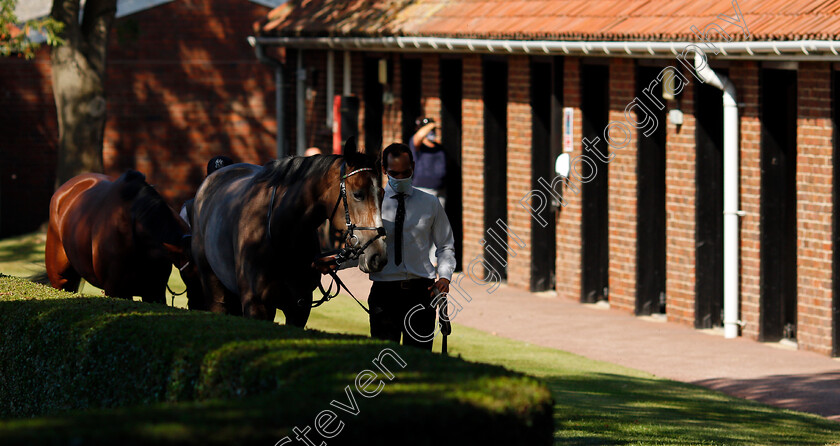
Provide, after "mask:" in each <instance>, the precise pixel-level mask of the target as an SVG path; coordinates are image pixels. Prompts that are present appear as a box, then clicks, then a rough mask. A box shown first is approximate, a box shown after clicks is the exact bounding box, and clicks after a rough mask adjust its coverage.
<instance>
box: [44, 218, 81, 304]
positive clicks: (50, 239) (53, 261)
mask: <svg viewBox="0 0 840 446" xmlns="http://www.w3.org/2000/svg"><path fill="white" fill-rule="evenodd" d="M44 264H45V265H46V267H47V277H48V278H49V279H50V285H52V287H53V288H56V289H59V290H64V291H70V292H72V293H75V292H77V291H79V284H80V283H81V281H82V276H81V275H79V273H78V272H76V270H75V269H73V265H71V264H70V260H69V259H68V258H67V253H66V252H64V246H63V245H62V243H61V238H60V237H59V236H58V234H57V233H56V232H55V229H53V228H52V227H50V228H49V229H48V230H47V244H46V247H45V255H44Z"/></svg>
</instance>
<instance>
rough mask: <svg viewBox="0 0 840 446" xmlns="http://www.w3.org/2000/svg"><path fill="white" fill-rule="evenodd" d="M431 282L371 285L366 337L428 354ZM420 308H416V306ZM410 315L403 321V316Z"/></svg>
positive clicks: (432, 324) (431, 324)
mask: <svg viewBox="0 0 840 446" xmlns="http://www.w3.org/2000/svg"><path fill="white" fill-rule="evenodd" d="M434 283H435V281H434V280H433V279H412V280H405V281H397V282H373V285H372V286H371V288H370V296H369V297H368V305H369V306H370V335H371V337H374V338H378V339H386V340H390V341H394V342H397V343H399V342H400V337H402V341H403V345H411V346H414V347H419V348H422V349H426V350H429V351H431V350H432V344H433V343H434V334H435V309H434V308H433V307H432V298H433V295H432V290H429V289H428V288H429V287H430V286H432V285H433V284H434ZM418 305H420V306H421V307H420V308H417V306H418ZM409 312H411V314H410V317H409V318H408V320H406V315H408V314H409Z"/></svg>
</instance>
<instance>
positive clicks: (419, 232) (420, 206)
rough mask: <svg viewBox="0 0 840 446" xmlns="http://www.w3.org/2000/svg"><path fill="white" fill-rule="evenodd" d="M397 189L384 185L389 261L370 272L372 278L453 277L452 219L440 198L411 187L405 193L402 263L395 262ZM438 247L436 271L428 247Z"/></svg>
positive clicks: (453, 245)
mask: <svg viewBox="0 0 840 446" xmlns="http://www.w3.org/2000/svg"><path fill="white" fill-rule="evenodd" d="M396 197H397V193H396V192H394V189H393V188H391V185H390V184H387V183H386V185H385V198H384V199H383V200H382V224H383V226H384V227H385V232H386V233H387V237H386V239H385V245H386V249H387V250H388V264H387V265H385V268H383V269H382V271H379V272H376V273H370V280H373V281H376V282H380V281H394V280H406V279H418V278H426V279H435V278H436V277H435V273H437V278H442V279H447V280H451V279H452V272H453V271H455V236H454V235H453V234H452V227H451V226H449V219H448V218H446V213H445V212H444V211H443V206H441V205H440V202H439V201H438V199H437V198H436V197H435V196H434V195H431V194H428V193H426V192H423V191H420V190H417V189H416V188H414V187H412V188H411V190H409V191H408V192H407V193H406V197H405V223H403V249H402V263H400V264H399V265H395V264H394V257H395V254H396V247H395V246H394V241H395V236H394V218H395V217H396V215H397V204H398V201H397V198H396ZM433 245H434V246H435V247H437V249H436V250H435V256H436V257H437V261H438V265H437V271H435V267H434V266H433V265H432V262H431V261H430V260H429V250H430V249H431V248H432V246H433Z"/></svg>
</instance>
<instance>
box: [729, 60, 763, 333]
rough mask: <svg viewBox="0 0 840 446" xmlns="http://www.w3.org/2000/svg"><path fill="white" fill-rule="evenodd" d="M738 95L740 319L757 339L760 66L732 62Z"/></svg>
mask: <svg viewBox="0 0 840 446" xmlns="http://www.w3.org/2000/svg"><path fill="white" fill-rule="evenodd" d="M729 73H730V76H731V79H732V81H733V82H734V83H735V88H736V89H737V92H738V98H737V100H738V102H739V103H742V104H743V106H742V107H739V108H738V112H739V113H740V121H741V122H740V124H741V127H740V131H739V138H740V141H741V151H740V169H741V176H740V182H741V184H740V204H741V210H743V211H744V212H745V215H744V217H743V218H741V233H740V240H741V271H740V277H741V293H740V294H741V320H742V321H743V322H744V323H745V325H744V327H743V329H742V333H743V335H744V336H746V337H749V338H752V339H758V331H759V319H758V316H759V296H760V293H759V277H760V276H759V274H760V273H761V257H760V252H761V238H760V235H761V234H760V228H759V220H760V215H761V214H760V210H761V207H760V203H761V202H760V197H761V122H760V120H759V102H758V100H759V98H758V95H759V86H758V64H757V63H756V62H752V61H733V62H732V65H731V67H730V69H729Z"/></svg>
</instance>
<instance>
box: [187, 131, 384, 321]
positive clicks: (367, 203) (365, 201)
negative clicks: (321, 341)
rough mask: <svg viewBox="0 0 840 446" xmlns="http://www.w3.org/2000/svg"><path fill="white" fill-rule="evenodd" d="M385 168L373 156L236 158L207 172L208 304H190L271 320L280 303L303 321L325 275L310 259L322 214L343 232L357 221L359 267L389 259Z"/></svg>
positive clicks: (198, 201) (197, 239)
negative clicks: (256, 161) (381, 181)
mask: <svg viewBox="0 0 840 446" xmlns="http://www.w3.org/2000/svg"><path fill="white" fill-rule="evenodd" d="M346 149H347V148H346V147H345V150H346ZM351 150H352V149H351ZM378 172H379V171H378V170H377V169H376V165H375V161H374V160H373V159H372V158H371V157H369V156H366V155H363V154H353V155H350V156H347V157H341V156H336V155H319V156H312V157H290V158H285V159H282V160H276V161H273V162H270V163H268V164H266V165H265V166H263V167H260V166H256V165H253V164H234V165H232V166H228V167H225V168H223V169H221V170H219V171H217V172H215V173H214V174H213V175H211V176H209V177H208V178H207V179H206V180H205V181H204V183H203V184H202V185H201V187H200V188H199V190H198V194H197V195H196V198H195V207H194V209H193V226H192V228H193V237H192V252H193V260H194V261H195V262H196V264H197V265H198V268H199V271H200V273H201V276H202V284H203V288H204V295H205V298H204V299H205V302H202V303H200V304H196V303H193V302H190V307H191V308H198V309H205V310H210V311H213V312H219V313H229V314H238V315H245V316H247V317H253V318H259V319H266V320H273V319H274V316H275V314H276V310H277V309H280V310H282V311H283V314H284V315H285V317H286V323H287V324H292V325H297V326H300V327H303V326H304V325H306V321H307V320H308V319H309V313H310V310H311V308H312V307H311V305H312V300H313V299H312V292H313V290H314V289H315V288H316V287H317V286H318V284H319V282H320V277H321V275H320V273H319V272H318V271H317V270H316V269H315V268H313V266H312V263H313V259H314V258H315V257H316V256H318V254H319V252H320V248H319V242H318V235H317V228H318V226H319V225H320V224H321V223H322V222H323V221H324V220H327V219H330V222H331V225H332V227H333V228H335V229H336V230H342V231H343V230H346V229H347V220H350V221H351V222H352V225H354V226H356V227H358V228H355V231H353V232H352V236H350V237H349V238H350V239H351V244H352V245H353V246H356V247H357V251H359V252H362V254H361V256H360V257H359V267H360V269H361V270H362V271H366V272H375V271H380V270H381V269H382V268H383V267H384V266H385V262H387V256H386V254H385V241H384V239H382V238H381V237H382V236H383V235H384V229H382V231H381V234H378V233H377V231H376V229H377V228H380V229H381V227H382V218H381V215H380V202H381V197H380V194H379V191H380V188H379V186H378V180H377V178H378ZM342 183H343V184H342ZM342 186H344V188H346V194H345V197H346V200H342V199H341V195H340V191H341V190H342ZM345 206H346V207H345ZM345 209H346V213H345ZM352 227H353V226H351V228H352ZM363 248H364V249H363Z"/></svg>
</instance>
